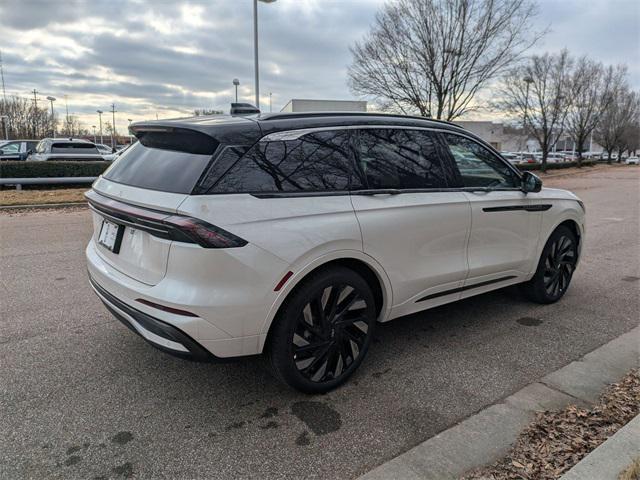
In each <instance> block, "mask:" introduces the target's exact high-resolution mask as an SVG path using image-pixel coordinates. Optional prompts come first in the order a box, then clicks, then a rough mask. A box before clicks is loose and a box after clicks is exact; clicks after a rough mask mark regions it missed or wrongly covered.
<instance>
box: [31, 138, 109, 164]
mask: <svg viewBox="0 0 640 480" xmlns="http://www.w3.org/2000/svg"><path fill="white" fill-rule="evenodd" d="M27 160H29V161H36V162H41V161H47V160H58V161H62V160H75V161H101V160H104V157H103V155H101V154H100V152H99V151H98V148H97V147H96V145H95V143H92V142H90V141H88V140H83V139H79V138H45V139H44V140H41V141H40V142H39V143H38V145H37V146H36V149H35V151H34V152H33V153H32V154H31V155H29V157H28V158H27Z"/></svg>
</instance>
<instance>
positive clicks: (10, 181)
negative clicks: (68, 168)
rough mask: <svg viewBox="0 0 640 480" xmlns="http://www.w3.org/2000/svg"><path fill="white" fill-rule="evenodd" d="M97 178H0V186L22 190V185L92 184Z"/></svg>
mask: <svg viewBox="0 0 640 480" xmlns="http://www.w3.org/2000/svg"><path fill="white" fill-rule="evenodd" d="M96 178H98V177H41V178H0V185H15V186H16V190H22V185H64V184H69V183H73V184H76V183H93V182H94V181H95V179H96Z"/></svg>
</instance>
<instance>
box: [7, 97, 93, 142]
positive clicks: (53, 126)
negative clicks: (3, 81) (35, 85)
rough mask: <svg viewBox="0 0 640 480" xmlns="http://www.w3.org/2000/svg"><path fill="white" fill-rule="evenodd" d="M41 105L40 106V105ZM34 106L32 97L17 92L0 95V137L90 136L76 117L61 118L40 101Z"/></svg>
mask: <svg viewBox="0 0 640 480" xmlns="http://www.w3.org/2000/svg"><path fill="white" fill-rule="evenodd" d="M41 105H42V106H41ZM41 105H38V106H36V105H35V102H34V101H33V99H29V98H23V97H19V96H17V95H14V96H8V97H7V98H6V100H5V99H2V98H0V138H1V139H4V138H9V139H17V138H33V139H39V138H44V137H51V136H53V135H54V133H55V134H56V135H59V136H63V137H79V136H86V135H89V134H90V132H89V130H88V129H87V128H85V127H84V126H83V125H82V123H81V122H80V120H79V119H78V117H76V116H75V115H69V116H68V117H65V118H63V119H62V120H61V119H60V118H59V116H58V115H57V114H56V113H54V114H53V116H52V115H51V109H50V108H49V107H48V106H47V104H46V103H45V102H44V101H42V102H41Z"/></svg>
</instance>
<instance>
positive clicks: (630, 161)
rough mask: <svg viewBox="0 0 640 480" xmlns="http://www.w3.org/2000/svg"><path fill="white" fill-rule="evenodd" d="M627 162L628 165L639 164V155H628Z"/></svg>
mask: <svg viewBox="0 0 640 480" xmlns="http://www.w3.org/2000/svg"><path fill="white" fill-rule="evenodd" d="M625 163H626V164H627V165H638V157H627V159H626V160H625Z"/></svg>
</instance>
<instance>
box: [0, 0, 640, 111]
mask: <svg viewBox="0 0 640 480" xmlns="http://www.w3.org/2000/svg"><path fill="white" fill-rule="evenodd" d="M251 3H252V2H250V1H249V0H234V1H231V0H218V1H206V2H205V1H184V2H172V1H165V0H162V1H153V0H131V1H125V0H94V1H81V0H74V1H66V0H65V1H64V2H62V1H60V2H58V1H46V0H40V1H38V0H36V1H34V0H4V1H3V2H2V3H1V4H0V29H2V31H3V35H2V38H1V39H0V42H1V43H0V48H1V49H2V51H3V58H4V66H5V81H6V85H7V90H8V92H9V93H17V94H20V95H23V96H26V95H28V92H29V90H31V89H33V88H37V89H38V90H39V91H40V92H42V93H43V95H54V96H57V97H62V96H63V95H64V94H67V95H68V98H69V108H70V110H71V111H72V112H74V113H77V114H80V115H82V114H89V113H93V112H95V110H96V108H103V109H106V108H107V107H108V104H109V103H111V101H114V102H116V105H117V108H118V110H119V112H121V114H120V115H119V118H120V117H122V118H121V119H120V120H119V122H120V123H123V124H124V122H126V120H124V119H125V118H126V117H129V118H131V117H133V118H142V117H145V116H150V115H155V112H160V115H175V114H180V113H187V112H189V111H191V110H193V109H194V108H203V107H207V108H218V109H223V110H227V109H228V108H229V102H230V101H231V100H232V95H233V90H232V85H231V79H233V78H234V77H237V78H239V79H240V81H241V89H240V94H241V96H242V98H243V100H246V101H252V100H253V36H252V35H253V30H252V6H251ZM382 3H383V0H344V1H337V0H308V1H302V0H278V1H277V2H276V3H273V4H270V5H265V4H260V6H259V8H260V11H259V12H260V13H259V15H260V80H261V82H260V83H261V93H262V94H263V95H262V96H263V98H265V93H266V94H268V92H270V91H271V92H273V94H274V97H273V98H274V109H275V110H279V108H280V107H281V106H283V105H284V104H285V103H286V102H287V101H288V100H289V99H290V98H293V97H298V98H309V97H311V98H349V97H351V95H350V93H349V91H348V89H347V85H346V69H347V66H348V64H349V62H350V54H349V50H348V47H349V45H351V44H352V43H353V42H354V41H355V40H357V39H359V38H361V37H362V36H363V35H364V34H365V32H366V31H367V30H368V28H369V25H370V24H371V22H372V21H373V18H374V15H375V12H376V10H377V9H378V8H379V7H380V6H381V5H382ZM540 10H541V15H540V18H539V19H538V24H539V25H538V26H542V25H547V24H551V26H552V31H551V32H550V34H549V35H548V36H547V37H546V38H545V40H544V41H543V42H542V43H541V44H540V45H539V46H538V47H537V50H538V51H542V50H559V49H560V48H562V47H565V46H566V47H567V48H569V50H570V51H572V52H574V53H576V54H583V53H588V54H590V55H591V56H593V57H594V58H597V59H598V60H602V61H604V62H608V63H619V62H626V63H628V64H629V65H630V67H631V71H632V74H633V75H634V82H635V85H636V87H639V86H640V78H638V73H639V72H638V70H637V69H638V68H640V67H639V65H640V61H638V33H637V32H638V30H637V25H638V24H639V23H640V14H639V12H638V7H637V6H636V5H635V3H634V2H632V1H631V0H613V1H608V0H596V1H590V2H588V3H587V2H586V1H582V0H567V1H566V2H556V1H554V0H542V1H541V8H540ZM5 32H6V33H5ZM262 107H263V109H265V105H264V104H263V105H262ZM267 108H268V106H267Z"/></svg>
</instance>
